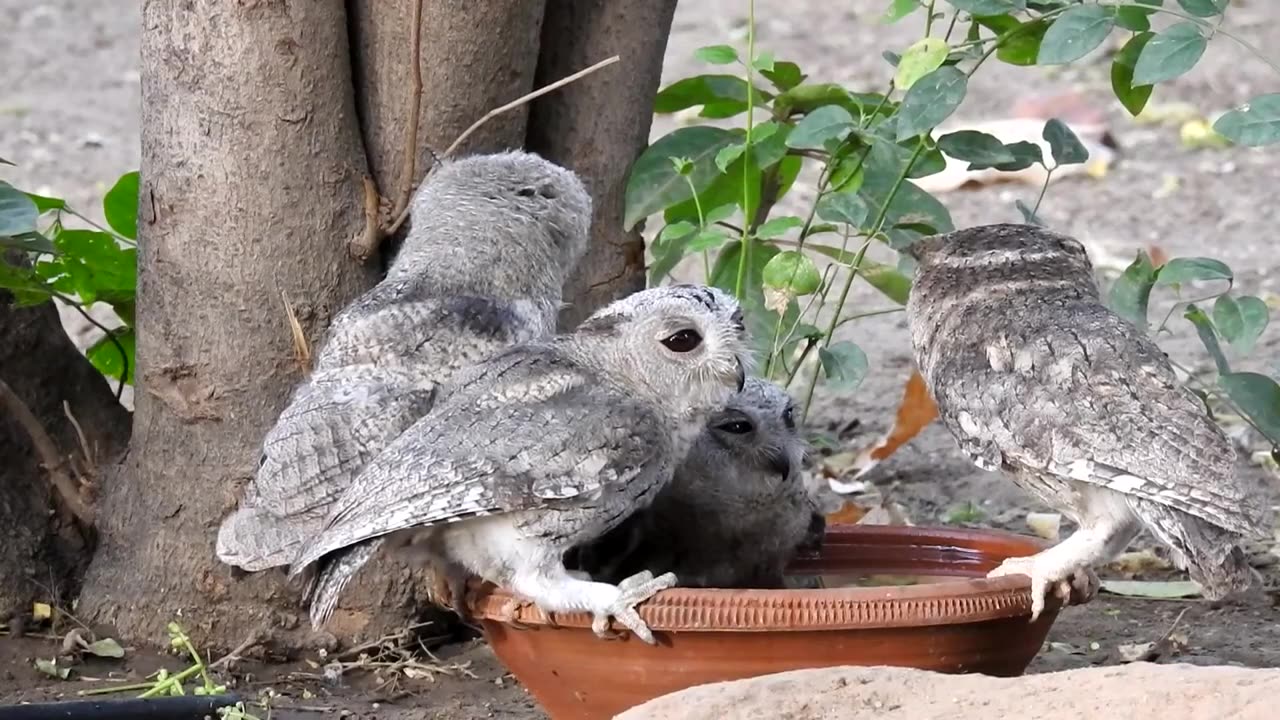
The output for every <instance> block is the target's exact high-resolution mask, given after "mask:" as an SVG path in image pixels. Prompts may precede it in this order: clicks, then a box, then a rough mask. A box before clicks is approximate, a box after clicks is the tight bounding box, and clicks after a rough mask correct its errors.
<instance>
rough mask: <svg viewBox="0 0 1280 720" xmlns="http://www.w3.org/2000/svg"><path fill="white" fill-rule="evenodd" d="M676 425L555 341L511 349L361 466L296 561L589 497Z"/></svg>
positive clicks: (643, 460) (625, 475)
mask: <svg viewBox="0 0 1280 720" xmlns="http://www.w3.org/2000/svg"><path fill="white" fill-rule="evenodd" d="M670 432H671V431H670V429H669V428H667V427H665V426H664V424H663V423H662V422H661V421H660V420H659V418H658V416H657V415H656V414H655V413H654V412H653V411H652V410H650V409H648V408H646V407H645V406H644V405H642V404H641V403H639V402H637V401H635V400H633V399H631V398H630V397H629V396H627V395H625V394H624V393H622V392H620V391H618V390H616V389H614V387H613V386H612V385H610V384H608V383H606V382H603V381H602V379H601V378H599V377H596V376H594V375H593V374H591V373H589V372H587V371H584V370H582V369H580V368H578V367H576V366H575V365H574V364H573V363H571V362H569V361H568V360H566V359H565V358H564V357H563V356H560V355H558V354H557V353H556V352H555V351H554V349H553V348H551V347H549V346H545V345H537V346H524V347H518V348H513V349H512V350H510V351H507V352H505V353H502V354H501V355H499V356H497V357H495V358H493V359H492V360H491V361H489V362H486V363H484V364H482V365H480V366H477V367H476V368H473V369H471V370H469V371H464V372H463V373H462V374H460V375H459V376H458V377H457V378H455V382H454V383H453V384H452V386H451V387H450V388H448V389H444V390H442V393H441V396H440V398H439V399H438V401H437V405H436V407H435V409H434V410H433V411H432V413H431V414H430V415H428V416H427V417H425V418H423V419H421V420H420V421H418V422H417V423H415V424H414V425H413V426H412V427H410V428H409V429H408V430H406V431H405V432H404V434H403V435H401V436H400V437H399V438H397V439H396V440H395V442H393V443H392V444H391V445H390V446H388V447H387V449H386V450H385V451H384V452H382V453H381V454H380V455H378V457H376V458H375V459H374V460H373V461H372V462H371V463H370V464H369V465H368V466H367V467H366V468H365V470H364V471H363V472H362V473H361V474H360V476H359V477H358V478H357V479H356V481H355V482H354V483H353V484H352V486H351V488H350V489H349V490H348V491H347V492H346V493H345V494H344V495H343V497H342V498H341V500H340V501H339V502H338V503H337V504H336V505H335V507H334V511H333V513H332V514H331V515H330V517H329V521H328V523H327V525H326V527H325V529H324V531H323V533H321V534H320V536H319V537H317V538H315V539H314V541H313V542H312V543H311V544H310V545H309V546H308V547H307V549H306V550H305V551H304V552H303V553H302V554H301V555H299V557H298V559H297V560H296V561H295V563H294V565H293V570H292V572H293V573H295V574H296V573H297V572H300V571H301V569H302V568H304V567H305V566H306V565H308V564H309V563H311V562H314V561H315V560H316V559H318V558H320V557H322V556H324V555H325V554H327V553H329V552H332V551H334V550H337V549H339V548H342V547H346V546H348V545H351V544H353V543H357V542H360V541H361V540H365V539H368V538H373V537H378V536H380V535H385V534H387V533H390V532H394V531H396V530H401V529H405V528H409V527H415V526H424V525H430V524H432V523H438V522H447V521H453V520H460V519H464V518H467V517H474V516H477V515H489V514H495V513H506V512H514V511H519V510H526V509H531V508H538V507H545V506H548V505H555V504H561V503H568V504H579V503H586V502H591V501H592V500H595V499H598V498H600V497H601V496H602V495H603V494H606V493H610V492H614V491H616V490H617V489H618V488H620V487H622V486H624V485H625V484H626V483H628V482H630V481H631V480H633V479H634V478H635V477H636V476H637V475H638V474H639V473H640V472H641V471H642V470H643V469H645V467H646V466H647V465H649V464H651V463H652V462H657V461H660V460H661V459H662V457H663V455H664V454H665V452H666V449H667V448H668V447H669V446H670Z"/></svg>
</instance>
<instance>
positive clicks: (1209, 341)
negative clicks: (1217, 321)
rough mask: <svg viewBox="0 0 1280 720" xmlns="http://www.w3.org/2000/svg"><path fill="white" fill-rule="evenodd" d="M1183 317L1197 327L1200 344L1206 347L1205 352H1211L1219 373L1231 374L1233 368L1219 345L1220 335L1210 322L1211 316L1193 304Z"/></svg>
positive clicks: (1210, 354)
mask: <svg viewBox="0 0 1280 720" xmlns="http://www.w3.org/2000/svg"><path fill="white" fill-rule="evenodd" d="M1183 317H1185V318H1186V319H1187V320H1189V321H1191V324H1192V325H1194V326H1195V328H1196V334H1197V335H1199V336H1200V343H1201V344H1203V345H1204V349H1205V350H1208V351H1209V356H1210V357H1212V358H1213V364H1214V365H1216V366H1217V367H1218V373H1219V374H1220V375H1226V374H1227V373H1229V372H1231V366H1230V365H1228V364H1227V356H1226V355H1224V354H1223V353H1222V346H1221V345H1219V344H1218V335H1217V333H1215V332H1214V330H1213V323H1212V322H1210V321H1209V316H1208V315H1206V314H1205V313H1204V311H1203V310H1201V309H1200V308H1198V307H1196V305H1195V304H1194V303H1193V304H1191V305H1188V306H1187V310H1186V312H1184V313H1183Z"/></svg>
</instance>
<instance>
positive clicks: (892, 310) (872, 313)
mask: <svg viewBox="0 0 1280 720" xmlns="http://www.w3.org/2000/svg"><path fill="white" fill-rule="evenodd" d="M906 311H907V309H906V308H905V307H902V306H898V307H891V308H881V309H880V310H868V311H867V312H863V313H855V314H853V315H850V316H849V317H846V318H842V319H841V320H840V322H838V323H836V327H840V326H841V325H843V324H845V323H847V322H853V321H854V320H861V319H863V318H869V317H875V316H877V315H891V314H893V313H899V312H906Z"/></svg>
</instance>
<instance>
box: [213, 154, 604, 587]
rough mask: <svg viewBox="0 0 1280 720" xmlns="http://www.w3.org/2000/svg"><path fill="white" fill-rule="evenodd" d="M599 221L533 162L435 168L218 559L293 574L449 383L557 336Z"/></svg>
mask: <svg viewBox="0 0 1280 720" xmlns="http://www.w3.org/2000/svg"><path fill="white" fill-rule="evenodd" d="M590 216H591V199H590V196H589V195H588V194H587V192H586V189H585V187H584V186H583V185H582V183H581V181H579V180H578V178H577V177H576V176H575V175H574V174H573V173H571V172H569V171H568V170H565V169H563V168H560V167H558V166H556V165H554V164H553V163H550V162H547V161H545V160H542V159H541V158H539V157H537V156H536V155H532V154H528V153H523V152H510V153H499V154H494V155H478V156H473V157H468V158H463V159H461V160H457V161H453V162H448V163H445V164H443V165H441V166H440V167H439V168H437V169H436V170H435V171H434V172H433V173H432V174H431V175H430V176H429V177H428V179H427V181H426V182H425V183H424V184H423V186H422V187H421V188H420V189H419V191H418V192H417V194H416V195H415V198H414V201H413V207H412V226H411V229H410V232H409V233H408V235H407V237H406V238H405V240H404V242H403V244H402V246H401V248H400V250H399V253H398V254H397V256H396V257H395V258H394V260H393V261H392V263H391V266H390V268H389V270H388V272H387V277H386V278H385V279H384V280H383V281H382V282H381V283H379V284H378V285H377V286H375V287H374V288H372V289H371V290H369V291H368V292H366V293H365V294H364V295H362V296H361V297H359V298H357V299H356V300H355V301H354V302H352V303H351V304H350V305H349V306H347V307H346V308H344V309H343V311H342V312H341V313H339V314H338V315H337V317H335V318H334V320H333V322H332V323H331V324H330V327H329V330H328V333H327V336H326V338H325V341H324V343H323V345H322V346H321V348H320V350H319V353H318V354H317V357H316V361H315V367H314V370H313V373H312V375H311V377H310V378H309V379H308V380H307V381H305V382H304V383H302V384H301V385H300V386H299V387H298V388H297V389H296V390H295V392H294V394H293V396H292V398H291V400H290V403H289V405H288V406H287V407H286V408H285V409H284V411H283V412H282V413H281V415H280V418H279V419H278V421H277V423H276V425H275V426H274V427H273V428H272V429H271V430H270V431H269V432H268V434H267V436H266V439H265V441H264V443H263V455H262V460H261V464H260V467H259V470H258V473H257V475H256V477H255V478H254V480H253V482H252V483H251V484H250V485H249V487H248V488H247V489H246V491H245V494H244V496H243V498H242V499H241V502H240V506H239V508H238V509H237V510H236V511H235V512H233V513H232V514H231V515H230V516H229V517H228V518H227V519H226V520H225V521H224V522H223V525H222V527H221V529H220V531H219V535H218V543H217V552H218V556H219V557H220V558H221V559H222V560H223V561H224V562H227V563H229V564H232V565H236V566H239V567H242V568H244V569H247V570H262V569H265V568H269V567H274V566H278V565H287V564H290V563H292V562H293V560H294V559H295V558H296V557H297V554H298V552H299V550H300V549H301V548H302V547H303V546H304V545H305V544H306V543H308V542H309V541H310V540H311V538H312V537H314V536H315V535H316V534H317V533H319V532H320V530H321V528H322V527H323V523H324V520H325V518H326V517H327V516H328V514H329V510H330V508H329V506H330V505H331V504H332V502H333V501H334V500H336V499H337V497H339V496H340V495H341V493H342V492H343V491H344V490H345V489H346V488H347V487H348V485H349V484H350V482H351V480H353V479H354V478H355V476H356V475H357V474H358V472H359V471H360V470H361V469H362V468H363V467H364V465H365V464H366V463H367V462H368V461H369V460H370V459H372V458H373V457H374V456H375V455H376V454H377V453H378V452H379V451H381V450H382V449H383V448H384V447H385V446H386V444H387V443H389V442H390V441H391V440H392V439H394V438H395V437H396V436H397V435H399V434H400V433H401V432H402V431H404V430H405V429H406V428H408V427H409V426H410V425H411V424H412V423H413V422H414V421H416V420H417V419H418V418H420V417H422V416H423V415H425V414H426V413H427V411H428V410H429V409H430V408H431V405H432V402H433V398H434V393H435V390H436V388H437V387H438V385H439V384H440V383H442V382H444V381H446V380H447V379H448V378H449V377H451V376H452V375H453V374H454V373H455V372H456V371H457V370H459V369H460V368H463V367H467V366H470V365H473V364H474V363H476V362H479V361H481V360H483V359H484V358H487V357H490V356H491V355H493V354H494V353H495V352H497V351H499V350H502V349H504V348H506V347H509V346H510V345H512V344H515V343H519V342H525V341H529V340H532V339H535V338H538V337H543V336H545V335H547V334H549V333H550V332H552V331H553V329H554V325H555V319H556V315H557V312H558V311H559V308H560V304H561V288H562V287H563V284H564V281H565V279H566V277H567V276H568V274H569V272H570V271H571V270H572V269H573V267H574V266H575V265H576V263H577V260H578V259H579V258H580V257H581V256H582V254H583V252H585V249H586V243H587V235H588V227H589V223H590ZM360 564H363V563H359V564H356V563H354V562H353V561H346V562H344V563H343V564H341V565H338V566H335V567H334V568H332V569H329V570H327V571H326V572H329V573H330V574H332V573H333V572H335V571H336V572H338V574H339V575H340V577H329V578H327V579H326V580H325V582H322V583H321V587H322V588H324V587H328V588H336V589H335V590H334V595H335V596H336V591H337V590H340V588H341V586H342V585H344V584H345V582H346V580H347V579H349V578H350V576H351V575H352V574H353V573H354V572H355V570H356V569H358V568H359V565H360ZM319 602H320V603H321V604H324V603H326V602H327V598H325V599H321V600H320V601H319ZM330 607H331V606H330Z"/></svg>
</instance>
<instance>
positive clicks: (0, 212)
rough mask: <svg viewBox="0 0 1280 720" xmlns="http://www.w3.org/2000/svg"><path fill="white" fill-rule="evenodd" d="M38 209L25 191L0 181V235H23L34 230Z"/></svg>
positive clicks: (38, 214)
mask: <svg viewBox="0 0 1280 720" xmlns="http://www.w3.org/2000/svg"><path fill="white" fill-rule="evenodd" d="M39 217H40V211H39V210H38V209H37V208H36V204H35V202H34V201H33V200H32V199H31V198H30V197H28V196H27V194H26V193H24V192H22V191H21V190H18V189H17V188H15V187H13V186H12V185H10V184H9V183H7V182H0V235H6V236H14V235H23V234H26V233H30V232H35V230H36V220H37V219H39Z"/></svg>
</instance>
